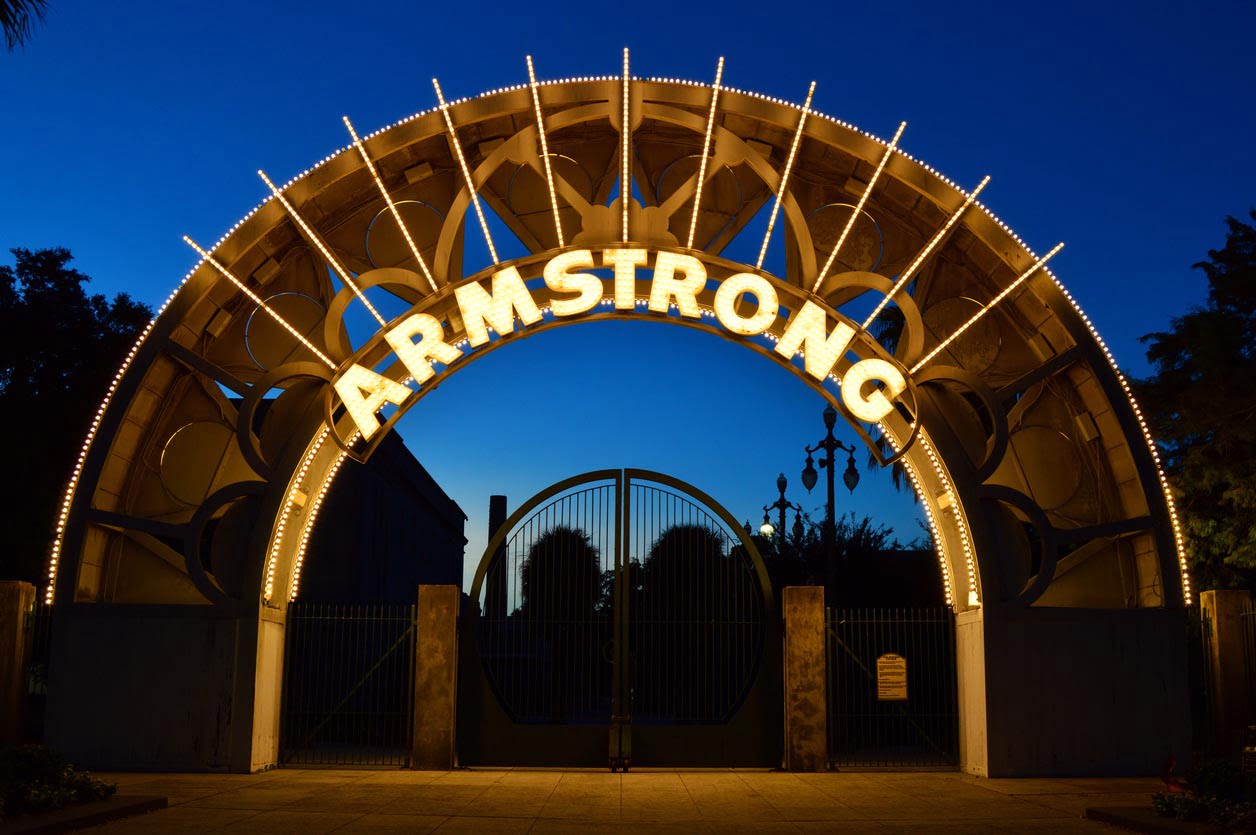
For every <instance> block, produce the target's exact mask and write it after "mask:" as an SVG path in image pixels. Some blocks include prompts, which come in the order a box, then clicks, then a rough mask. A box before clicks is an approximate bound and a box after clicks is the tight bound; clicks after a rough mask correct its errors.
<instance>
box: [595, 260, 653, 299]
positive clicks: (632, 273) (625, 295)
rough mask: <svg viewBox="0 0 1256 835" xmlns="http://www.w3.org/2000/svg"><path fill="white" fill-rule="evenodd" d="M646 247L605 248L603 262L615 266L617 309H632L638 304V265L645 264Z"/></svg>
mask: <svg viewBox="0 0 1256 835" xmlns="http://www.w3.org/2000/svg"><path fill="white" fill-rule="evenodd" d="M645 261H646V251H645V250H644V249H604V250H602V264H603V265H610V266H613V267H614V268H615V309H616V310H632V309H634V308H635V307H636V304H637V267H640V266H644V265H645Z"/></svg>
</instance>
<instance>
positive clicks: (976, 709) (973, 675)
mask: <svg viewBox="0 0 1256 835" xmlns="http://www.w3.org/2000/svg"><path fill="white" fill-rule="evenodd" d="M955 665H956V673H957V678H958V686H959V767H960V768H961V769H963V770H964V771H965V772H967V773H968V774H975V775H977V776H978V777H988V776H989V775H990V770H989V762H988V758H987V750H986V634H985V620H984V618H983V617H982V610H981V609H970V610H969V611H966V612H960V613H958V614H957V615H956V616H955Z"/></svg>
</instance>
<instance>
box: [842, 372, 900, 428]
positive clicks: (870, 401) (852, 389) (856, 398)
mask: <svg viewBox="0 0 1256 835" xmlns="http://www.w3.org/2000/svg"><path fill="white" fill-rule="evenodd" d="M872 380H880V381H881V382H883V383H885V391H882V390H881V389H879V388H877V387H876V386H873V387H872V391H870V392H869V393H868V395H867V396H866V397H865V396H864V393H863V389H864V385H865V384H866V383H868V382H869V381H872ZM905 388H907V380H905V379H904V378H903V372H901V371H899V370H898V368H897V367H896V366H895V365H894V364H893V363H889V362H886V361H885V360H879V359H868V360H860V361H859V362H857V363H855V364H854V365H852V366H851V367H850V370H848V371H847V372H846V376H844V377H843V378H842V402H843V403H845V404H846V408H847V409H850V412H851V414H853V415H854V416H855V417H857V418H859V419H860V420H866V421H868V422H869V423H876V422H877V421H878V420H880V419H881V418H883V417H885V416H886V415H888V414H889V413H890V412H891V411H893V409H894V404H892V403H891V402H890V401H891V400H893V399H894V398H895V397H898V396H899V395H900V394H902V393H903V389H905Z"/></svg>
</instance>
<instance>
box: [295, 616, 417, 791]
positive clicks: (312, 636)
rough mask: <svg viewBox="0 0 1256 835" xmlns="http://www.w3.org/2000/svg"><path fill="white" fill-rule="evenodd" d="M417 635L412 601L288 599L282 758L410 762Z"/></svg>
mask: <svg viewBox="0 0 1256 835" xmlns="http://www.w3.org/2000/svg"><path fill="white" fill-rule="evenodd" d="M414 641H415V607H414V606H413V605H407V604H400V605H366V604H336V603H300V602H297V603H292V604H290V605H289V607H288V623H287V636H286V647H285V659H284V686H283V709H282V714H281V719H280V734H279V762H280V764H281V765H376V766H384V765H392V766H406V765H409V762H410V746H411V735H412V730H413V715H414V708H413V706H414Z"/></svg>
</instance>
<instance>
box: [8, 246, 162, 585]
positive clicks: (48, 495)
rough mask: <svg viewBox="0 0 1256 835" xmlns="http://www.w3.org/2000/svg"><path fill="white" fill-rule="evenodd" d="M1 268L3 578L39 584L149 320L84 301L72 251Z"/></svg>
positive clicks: (131, 309)
mask: <svg viewBox="0 0 1256 835" xmlns="http://www.w3.org/2000/svg"><path fill="white" fill-rule="evenodd" d="M11 252H12V253H13V255H14V258H15V264H14V265H13V266H0V431H2V432H3V437H5V438H9V439H11V441H10V444H9V449H8V453H7V455H8V461H7V462H6V464H7V467H8V470H9V473H10V478H11V482H10V483H11V485H12V486H14V487H18V486H19V485H20V489H14V490H10V491H8V492H7V493H6V497H5V501H4V502H3V503H2V504H0V530H3V531H4V533H5V537H4V538H5V548H4V549H3V552H2V554H3V556H2V557H0V559H4V560H6V561H7V562H6V563H4V564H0V577H3V578H4V579H12V580H26V581H28V582H33V583H40V582H42V581H43V573H44V567H45V566H44V563H45V556H46V552H47V546H48V543H49V542H50V540H51V537H52V532H53V526H54V523H55V521H56V512H57V508H58V506H59V505H60V493H61V489H62V487H63V486H64V484H65V482H66V479H67V478H68V477H69V475H70V471H71V468H72V467H73V465H74V461H75V457H76V456H77V454H78V450H79V448H80V446H81V444H82V441H83V437H84V436H85V435H86V433H87V429H88V426H89V425H90V424H91V420H92V417H93V415H94V413H95V411H96V408H97V405H98V404H99V403H100V400H101V398H102V397H103V396H104V394H105V392H106V390H107V388H108V385H109V381H110V380H111V379H112V378H113V375H114V373H115V372H116V369H117V367H118V365H119V363H120V362H121V360H122V358H123V357H124V356H125V355H126V352H127V351H128V350H129V349H130V347H131V345H133V344H134V342H135V339H136V337H137V335H138V334H139V332H140V331H141V330H142V329H143V327H144V326H145V324H147V322H148V320H149V319H150V318H151V316H152V311H151V310H149V308H148V307H147V306H146V305H143V304H140V303H138V302H136V301H133V300H132V299H131V298H130V297H128V296H127V295H125V294H119V295H117V296H115V297H114V298H113V299H112V300H108V299H106V298H105V297H104V296H103V295H88V294H87V292H86V291H85V290H84V285H85V284H86V283H87V282H88V281H89V280H90V279H89V278H88V277H87V276H86V275H84V274H83V273H81V272H79V271H78V270H75V269H73V268H71V267H70V266H69V264H70V261H71V259H72V256H71V255H70V252H69V250H67V249H62V248H56V249H41V250H33V251H32V250H28V249H14V250H11Z"/></svg>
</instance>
